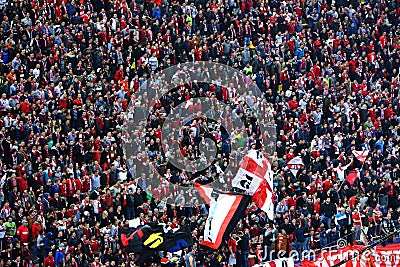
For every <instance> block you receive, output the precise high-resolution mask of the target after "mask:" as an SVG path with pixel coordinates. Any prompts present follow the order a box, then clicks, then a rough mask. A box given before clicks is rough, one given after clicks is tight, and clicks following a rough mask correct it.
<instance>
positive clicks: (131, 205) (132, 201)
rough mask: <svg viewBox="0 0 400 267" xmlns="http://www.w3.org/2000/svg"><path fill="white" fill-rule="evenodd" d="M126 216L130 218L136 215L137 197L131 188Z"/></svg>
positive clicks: (127, 198)
mask: <svg viewBox="0 0 400 267" xmlns="http://www.w3.org/2000/svg"><path fill="white" fill-rule="evenodd" d="M126 217H127V219H128V220H130V219H133V218H134V217H135V197H134V196H133V192H132V190H129V192H128V195H127V196H126Z"/></svg>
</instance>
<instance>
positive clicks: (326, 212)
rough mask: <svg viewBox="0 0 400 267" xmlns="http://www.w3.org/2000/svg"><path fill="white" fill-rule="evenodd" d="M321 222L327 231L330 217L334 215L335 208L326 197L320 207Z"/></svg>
mask: <svg viewBox="0 0 400 267" xmlns="http://www.w3.org/2000/svg"><path fill="white" fill-rule="evenodd" d="M321 214H322V217H321V222H322V223H324V224H326V225H327V227H328V229H330V228H331V223H332V216H333V215H334V214H336V206H335V205H334V204H333V203H331V199H330V198H329V197H328V198H327V199H326V200H325V202H324V203H323V204H322V205H321Z"/></svg>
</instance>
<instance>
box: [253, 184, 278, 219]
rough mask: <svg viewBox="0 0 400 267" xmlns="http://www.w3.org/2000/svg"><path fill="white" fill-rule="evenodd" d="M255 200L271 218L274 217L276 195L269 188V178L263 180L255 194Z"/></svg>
mask: <svg viewBox="0 0 400 267" xmlns="http://www.w3.org/2000/svg"><path fill="white" fill-rule="evenodd" d="M252 199H253V202H254V203H256V205H257V207H259V208H260V209H261V210H262V211H264V212H265V213H266V214H267V216H268V218H269V219H270V220H273V219H274V202H275V195H274V194H273V192H271V191H270V190H269V189H268V188H267V180H263V181H262V182H261V183H260V185H259V187H258V189H257V190H256V192H254V194H253V198H252Z"/></svg>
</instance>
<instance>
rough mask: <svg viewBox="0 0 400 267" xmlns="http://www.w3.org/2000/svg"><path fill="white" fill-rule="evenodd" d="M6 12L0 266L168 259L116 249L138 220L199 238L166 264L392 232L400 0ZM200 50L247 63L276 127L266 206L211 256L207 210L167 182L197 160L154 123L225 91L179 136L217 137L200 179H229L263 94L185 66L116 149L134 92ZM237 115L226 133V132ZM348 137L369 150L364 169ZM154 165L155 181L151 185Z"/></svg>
mask: <svg viewBox="0 0 400 267" xmlns="http://www.w3.org/2000/svg"><path fill="white" fill-rule="evenodd" d="M0 10H1V12H0V22H1V27H0V59H1V60H0V92H1V94H2V95H1V99H0V111H1V115H0V116H1V118H0V124H1V130H0V138H1V139H2V142H1V147H0V148H1V153H0V154H1V158H0V164H1V170H0V172H1V175H0V177H2V179H1V181H0V186H1V188H2V190H0V206H1V209H0V250H1V252H0V266H18V267H19V266H31V265H32V264H33V263H34V262H35V263H37V264H40V265H41V266H50V267H52V266H73V267H78V266H79V267H81V266H84V267H85V266H92V267H98V266H138V265H141V266H150V265H151V266H158V265H160V264H161V258H165V257H167V256H168V255H167V254H164V255H163V254H162V253H155V254H154V255H152V257H151V258H150V259H149V260H145V261H143V260H141V259H140V257H138V255H129V254H128V253H126V252H125V250H124V248H123V247H122V246H121V243H120V236H119V231H120V229H121V227H124V226H127V225H128V220H130V219H133V218H137V217H139V218H140V221H141V222H142V223H144V224H146V223H149V222H157V223H165V224H166V225H167V226H168V227H170V228H172V229H176V228H179V227H181V226H182V225H184V224H186V225H190V227H191V230H192V232H193V238H194V240H195V245H194V246H193V247H191V248H189V249H188V250H185V251H184V252H182V255H181V260H180V261H179V260H178V261H177V263H176V264H178V265H179V266H180V265H186V267H195V266H208V267H222V266H227V265H229V266H232V265H235V266H244V267H247V266H249V261H250V264H252V263H253V260H252V259H254V258H252V255H256V258H255V262H260V261H262V260H270V259H272V258H274V257H275V256H276V254H275V253H271V254H270V253H268V252H269V251H277V250H284V251H286V252H289V251H290V250H292V249H295V250H298V251H304V250H310V249H314V250H318V249H320V248H321V247H328V246H335V245H336V241H337V240H339V239H340V238H345V239H347V241H348V242H352V243H354V242H366V239H368V240H371V239H373V238H374V237H376V236H379V235H382V234H385V233H389V232H393V230H394V229H395V228H396V227H400V187H399V178H400V151H399V143H398V141H399V138H400V132H399V117H398V116H399V112H400V103H399V99H400V95H399V92H398V91H399V87H400V78H399V67H400V39H399V37H400V27H399V26H400V24H399V20H398V17H399V16H400V1H395V0H393V1H387V0H361V1H356V0H336V1H333V0H310V1H298V0H285V1H275V0H269V1H263V0H260V1H253V0H246V1H244V0H243V1H239V0H229V1H228V0H226V1H217V0H213V1H202V0H195V1H188V0H185V1H183V0H182V1H177V0H173V1H168V0H161V1H160V0H157V1H147V0H146V1H144V0H137V1H132V0H117V1H108V0H105V1H102V0H92V1H88V0H79V1H74V0H72V1H69V0H55V1H47V0H34V1H26V0H21V1H11V0H10V1H8V0H0ZM195 61H211V62H217V63H222V64H226V65H229V66H231V67H233V68H235V69H237V70H239V71H241V72H242V73H243V74H244V75H246V76H248V77H249V78H250V79H251V80H252V82H251V83H250V84H248V87H251V86H258V88H259V89H260V90H261V92H262V93H263V98H264V99H265V100H263V103H264V104H265V107H264V109H263V112H264V113H263V114H264V115H265V116H266V117H267V116H271V117H273V118H274V121H275V124H276V136H277V142H276V152H275V153H274V154H272V155H271V162H272V168H273V171H274V183H275V188H274V190H275V195H276V215H275V219H274V221H269V220H268V219H267V217H266V215H265V213H264V212H261V211H260V210H258V209H257V208H256V207H255V206H254V205H250V207H249V208H248V211H247V213H246V214H245V216H244V218H243V219H242V220H241V221H240V223H239V224H238V226H237V229H235V231H234V232H233V233H232V235H231V238H230V239H229V240H228V241H227V242H225V243H224V245H223V247H222V248H221V249H220V250H218V251H209V250H207V249H206V248H205V247H203V246H200V245H199V244H200V243H201V241H202V236H203V231H204V224H205V218H206V216H207V213H208V211H207V207H206V206H205V205H200V206H199V205H196V198H195V193H193V195H188V194H190V192H191V191H187V192H186V191H180V190H177V189H176V188H177V187H176V184H177V183H179V184H184V183H187V181H189V180H190V178H191V173H190V172H186V171H179V170H177V169H174V168H173V167H172V166H171V164H169V163H168V157H167V156H166V155H164V154H162V153H159V152H158V151H160V148H161V147H163V146H164V145H165V143H164V142H163V140H161V130H160V129H161V124H162V121H163V120H162V119H160V118H161V117H162V116H165V114H166V113H168V112H170V111H171V110H170V109H171V107H172V106H173V105H174V104H177V103H180V102H182V100H190V99H193V98H196V97H202V96H204V97H207V98H209V99H212V101H223V102H226V103H232V102H233V103H234V105H233V107H234V110H235V112H228V111H227V112H223V113H219V114H222V115H221V116H220V117H219V118H216V119H215V120H208V119H205V118H198V119H195V120H192V122H191V124H189V125H184V127H183V128H182V130H181V131H180V132H179V134H178V136H175V137H173V139H174V140H178V141H179V142H181V144H179V145H180V149H181V152H182V155H184V156H185V157H188V158H191V159H199V158H201V156H202V152H201V151H200V143H202V142H203V140H204V138H202V137H211V138H213V139H214V140H216V143H217V145H216V149H217V150H216V155H217V160H215V161H214V162H212V164H211V166H210V167H209V168H208V169H207V170H206V171H205V172H204V173H202V174H201V175H202V178H204V179H205V180H212V181H216V180H217V181H219V182H220V183H221V184H228V185H229V179H230V178H231V177H232V176H234V175H235V173H224V170H225V168H226V167H227V165H228V164H231V163H230V159H232V158H233V159H235V156H234V155H233V156H232V157H230V154H234V153H245V152H246V151H247V149H248V148H250V147H252V146H254V147H257V146H258V147H259V146H260V145H262V144H263V143H262V142H260V140H261V139H262V138H261V137H260V135H261V130H260V128H261V127H262V126H263V125H262V124H263V123H264V121H266V119H265V118H258V120H257V121H256V120H253V118H252V116H251V114H252V106H251V104H249V102H250V103H253V102H252V97H261V96H252V95H251V94H248V95H245V96H246V101H241V99H240V97H239V98H238V97H237V96H236V93H235V84H234V83H231V84H228V85H227V86H222V85H221V84H223V81H215V82H214V83H211V84H205V83H197V81H195V80H192V81H189V82H188V81H186V80H184V79H181V80H180V81H177V83H176V87H177V88H178V89H177V90H175V91H174V92H173V93H171V94H169V95H167V96H166V97H164V98H162V99H161V100H160V101H158V102H155V103H154V106H155V107H156V112H155V113H156V114H155V115H154V114H153V117H152V118H150V120H149V125H148V127H147V128H146V130H147V131H146V132H144V133H143V132H138V133H135V134H137V137H136V138H137V139H138V140H141V139H146V142H147V143H146V144H147V148H146V150H143V151H141V150H138V149H133V151H134V155H133V156H132V155H126V154H124V142H125V141H126V140H125V139H124V136H123V131H122V130H123V128H124V127H123V125H124V123H125V121H126V115H125V113H124V112H125V111H126V110H127V109H128V106H129V105H130V104H131V96H133V95H134V93H135V92H138V91H139V90H140V86H141V85H142V84H143V82H144V81H145V80H146V79H148V78H151V77H153V76H154V74H155V73H157V72H159V71H160V70H163V69H165V68H167V67H170V66H173V65H176V64H179V63H186V62H195ZM204 71H205V72H207V70H204ZM216 71H217V70H216ZM242 90H243V88H242ZM134 100H135V101H146V99H134ZM229 101H230V102H229ZM193 106H196V102H194V103H193ZM211 106H212V105H211ZM209 112H210V113H212V112H213V109H210V111H209ZM175 115H176V120H179V118H180V116H183V115H184V114H175ZM210 116H212V115H210ZM241 119H244V120H245V121H246V123H245V126H246V127H245V128H241V129H239V128H233V130H234V131H233V133H227V132H226V130H224V128H223V127H220V126H221V123H228V124H229V122H234V121H235V120H241ZM176 125H180V124H179V122H177V124H176ZM228 128H229V127H228ZM134 141H135V140H129V142H130V145H132V143H134ZM133 147H134V146H133ZM354 150H358V151H360V150H369V155H368V157H367V159H366V161H365V162H364V164H360V162H359V161H358V160H357V159H356V158H354V157H353V155H352V151H354ZM238 151H239V152H238ZM295 156H300V157H301V158H302V160H303V162H304V164H305V167H304V169H303V170H300V171H299V173H298V174H297V175H296V177H295V176H294V175H293V174H292V173H291V172H290V171H289V169H288V168H287V166H286V164H287V162H288V161H289V160H291V159H293V158H294V157H295ZM204 160H205V162H207V159H204ZM152 166H156V167H157V170H158V171H159V172H161V173H162V175H163V177H164V178H165V181H166V183H165V184H163V185H161V186H160V185H154V184H152V181H153V179H152V178H153V175H154V174H151V173H149V171H148V170H149V169H150V168H151V167H152ZM356 169H358V170H360V176H359V178H358V179H357V180H356V182H355V183H354V184H353V185H351V184H349V183H348V182H347V181H346V179H345V178H346V175H347V174H348V172H349V171H351V170H356ZM174 184H175V185H174ZM227 189H228V186H227ZM185 199H192V200H191V203H190V205H188V203H185ZM361 230H362V231H361ZM264 248H265V249H264ZM249 254H250V259H249ZM271 256H272V257H271ZM169 258H171V257H169ZM263 258H264V259H263ZM191 259H195V261H191ZM172 262H173V260H170V262H169V263H168V264H172V265H175V264H173V263H172Z"/></svg>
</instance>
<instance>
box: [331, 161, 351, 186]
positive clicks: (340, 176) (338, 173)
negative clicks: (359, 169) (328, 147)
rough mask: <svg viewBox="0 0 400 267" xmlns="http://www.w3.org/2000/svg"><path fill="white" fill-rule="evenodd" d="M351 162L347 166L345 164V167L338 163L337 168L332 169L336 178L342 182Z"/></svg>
mask: <svg viewBox="0 0 400 267" xmlns="http://www.w3.org/2000/svg"><path fill="white" fill-rule="evenodd" d="M351 163H352V162H350V163H349V164H347V165H346V166H342V163H341V162H339V165H338V167H337V168H334V169H333V170H334V171H335V172H336V176H337V178H338V179H339V180H340V181H341V182H343V181H344V179H345V178H346V177H345V171H346V170H347V168H348V167H349V166H350V164H351Z"/></svg>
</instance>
